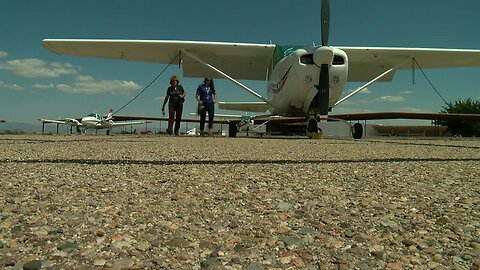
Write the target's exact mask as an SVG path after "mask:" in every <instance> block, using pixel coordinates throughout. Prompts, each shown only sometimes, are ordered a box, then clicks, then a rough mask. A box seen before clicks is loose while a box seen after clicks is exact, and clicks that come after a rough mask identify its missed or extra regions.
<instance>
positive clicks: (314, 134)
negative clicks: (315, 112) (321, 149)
mask: <svg viewBox="0 0 480 270" xmlns="http://www.w3.org/2000/svg"><path fill="white" fill-rule="evenodd" d="M307 136H308V138H310V139H319V138H321V137H322V130H321V129H320V128H319V127H318V120H317V118H315V117H314V116H311V117H310V118H309V119H308V121H307Z"/></svg>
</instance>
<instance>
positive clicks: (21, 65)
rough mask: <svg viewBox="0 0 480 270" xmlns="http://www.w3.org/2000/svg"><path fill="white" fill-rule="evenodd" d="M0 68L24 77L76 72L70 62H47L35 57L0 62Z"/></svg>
mask: <svg viewBox="0 0 480 270" xmlns="http://www.w3.org/2000/svg"><path fill="white" fill-rule="evenodd" d="M0 69H5V70H10V71H12V72H13V73H15V74H17V75H19V76H22V77H26V78H56V77H60V76H61V75H71V74H77V73H78V72H77V70H76V69H75V67H74V66H73V65H72V64H69V63H58V62H54V63H48V62H46V61H43V60H41V59H36V58H26V59H16V60H10V61H7V62H4V63H0Z"/></svg>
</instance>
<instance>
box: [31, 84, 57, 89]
mask: <svg viewBox="0 0 480 270" xmlns="http://www.w3.org/2000/svg"><path fill="white" fill-rule="evenodd" d="M33 88H36V89H49V88H55V85H54V84H53V83H49V84H40V83H36V84H34V85H33Z"/></svg>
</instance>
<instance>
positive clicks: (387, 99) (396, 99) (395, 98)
mask: <svg viewBox="0 0 480 270" xmlns="http://www.w3.org/2000/svg"><path fill="white" fill-rule="evenodd" d="M375 101H377V102H387V103H399V102H404V101H405V98H404V97H401V96H381V97H379V98H377V99H375Z"/></svg>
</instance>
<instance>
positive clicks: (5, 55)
mask: <svg viewBox="0 0 480 270" xmlns="http://www.w3.org/2000/svg"><path fill="white" fill-rule="evenodd" d="M7 56H8V53H7V52H6V51H0V58H3V57H7Z"/></svg>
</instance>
